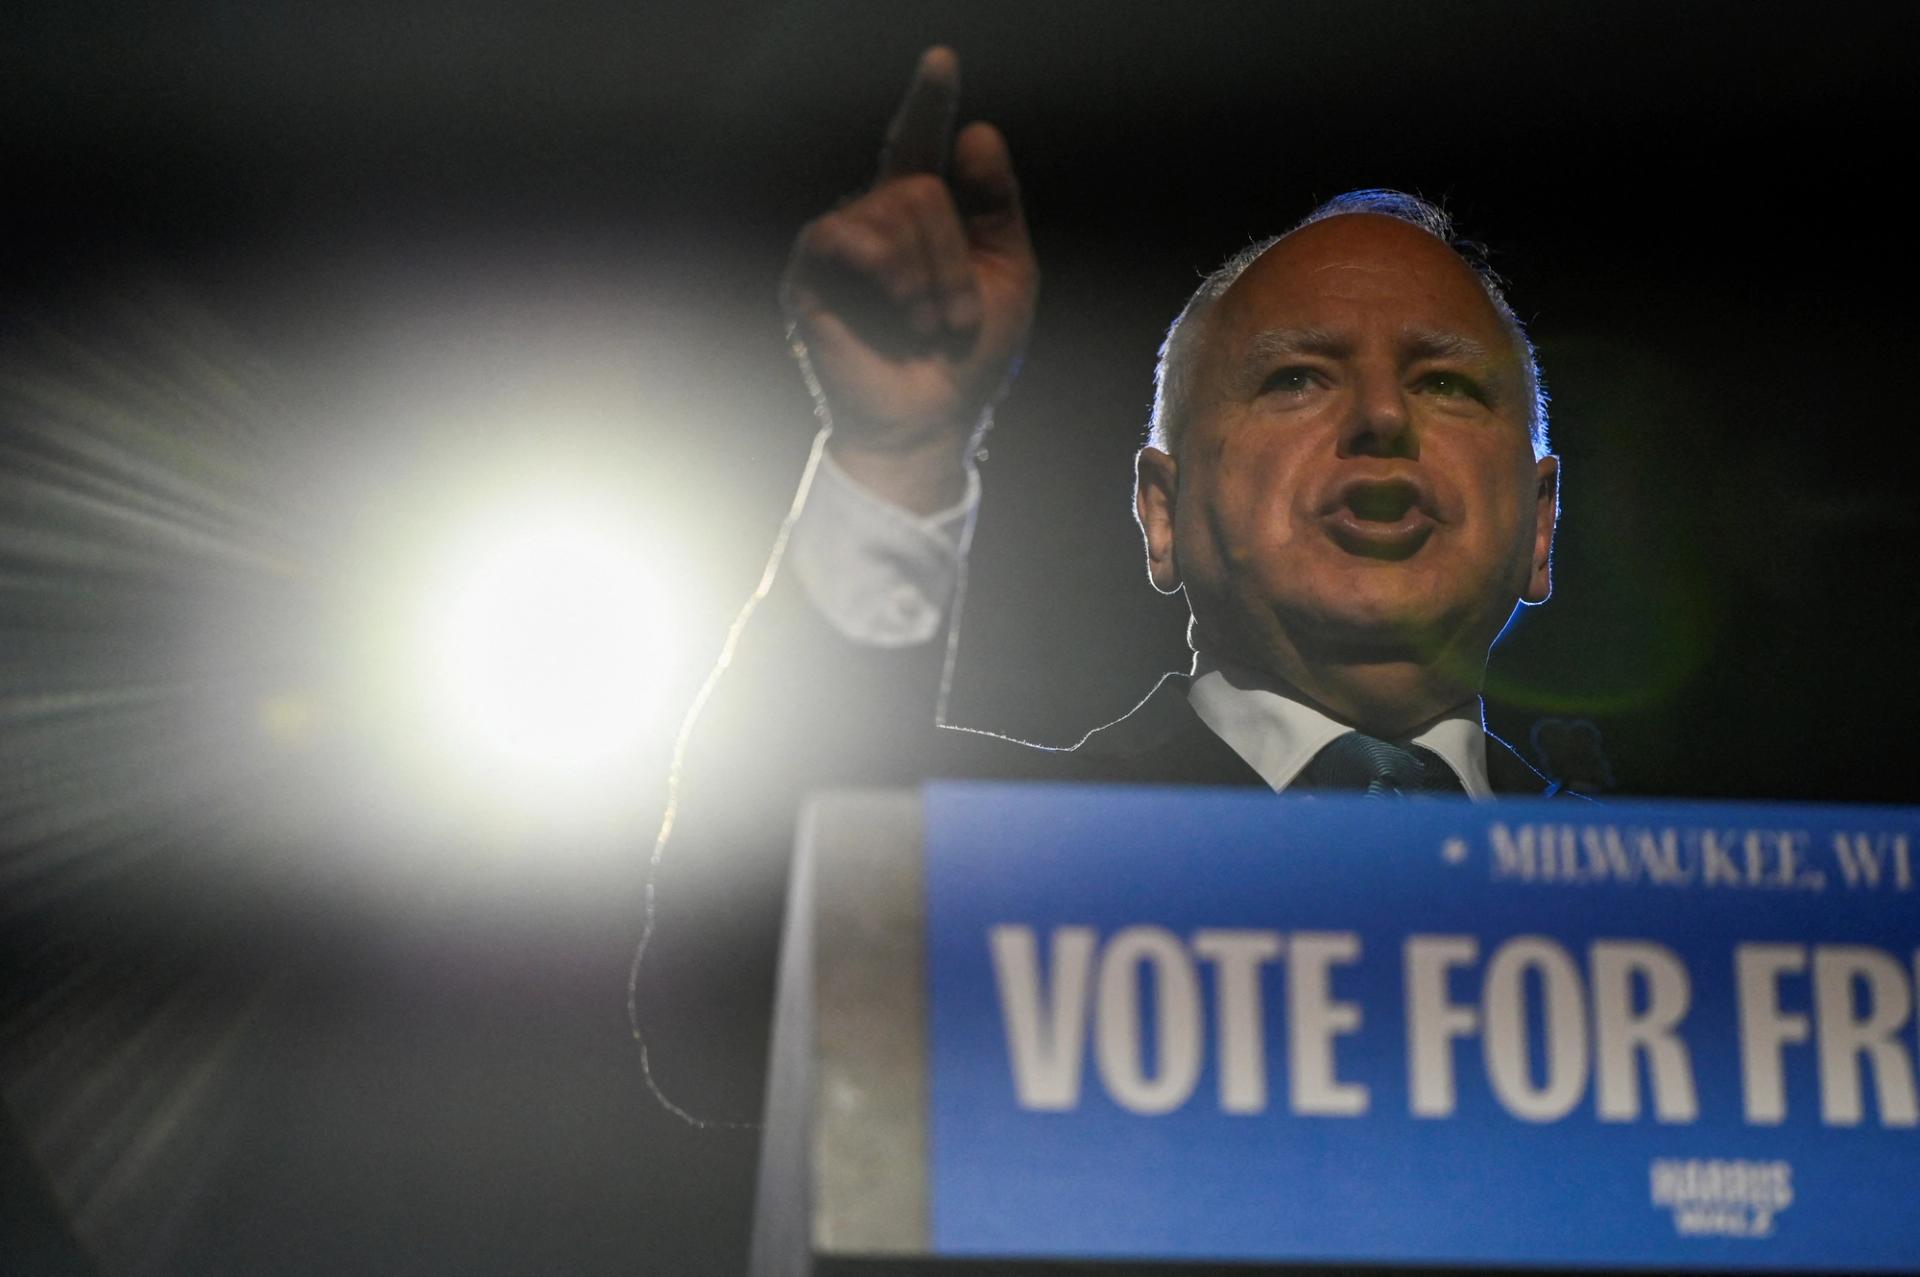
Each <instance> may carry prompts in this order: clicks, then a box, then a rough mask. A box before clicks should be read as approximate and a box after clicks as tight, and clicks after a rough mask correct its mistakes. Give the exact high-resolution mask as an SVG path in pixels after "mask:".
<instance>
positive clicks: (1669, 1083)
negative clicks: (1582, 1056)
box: [1587, 940, 1700, 1122]
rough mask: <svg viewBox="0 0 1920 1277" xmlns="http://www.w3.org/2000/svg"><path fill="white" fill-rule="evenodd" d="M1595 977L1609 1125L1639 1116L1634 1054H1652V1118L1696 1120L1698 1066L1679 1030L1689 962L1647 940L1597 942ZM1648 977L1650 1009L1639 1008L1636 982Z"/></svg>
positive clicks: (1592, 962) (1592, 961) (1591, 953)
mask: <svg viewBox="0 0 1920 1277" xmlns="http://www.w3.org/2000/svg"><path fill="white" fill-rule="evenodd" d="M1587 958H1588V964H1589V968H1590V970H1591V971H1592V976H1593V1040H1594V1056H1595V1071H1596V1073H1597V1074H1598V1077H1597V1079H1596V1083H1595V1086H1596V1090H1597V1093H1598V1094H1597V1101H1598V1107H1599V1113H1600V1120H1601V1121H1603V1122H1631V1121H1633V1120H1634V1119H1636V1118H1638V1117H1639V1116H1640V1073H1639V1070H1638V1068H1637V1067H1636V1064H1635V1060H1634V1055H1635V1053H1636V1052H1639V1053H1642V1054H1644V1055H1645V1056H1646V1061H1647V1076H1648V1078H1649V1079H1650V1080H1651V1083H1652V1088H1653V1110H1654V1115H1655V1117H1657V1118H1658V1119H1659V1120H1660V1121H1662V1122H1691V1121H1693V1120H1694V1119H1695V1118H1697V1117H1698V1116H1699V1115H1700V1104H1699V1099H1698V1096H1697V1095H1696V1094H1695V1091H1694V1085H1693V1063H1692V1059H1691V1057H1690V1056H1689V1055H1688V1053H1687V1046H1686V1043H1684V1042H1682V1041H1681V1040H1680V1038H1679V1036H1678V1035H1677V1034H1675V1033H1674V1027H1675V1026H1676V1025H1678V1024H1679V1023H1680V1021H1681V1020H1682V1019H1683V1018H1684V1017H1685V1016H1686V1014H1687V1007H1688V1004H1689V1001H1690V999H1691V995H1692V988H1691V982H1690V981H1689V979H1688V977H1687V968H1686V964H1685V963H1683V962H1681V961H1680V959H1679V958H1678V957H1677V956H1676V955H1675V954H1674V952H1673V951H1672V950H1671V949H1669V948H1667V947H1666V946H1665V945H1660V944H1653V943H1651V942H1648V941H1633V940H1597V941H1595V942H1594V944H1593V946H1592V948H1590V949H1589V950H1588V954H1587ZM1636 978H1637V979H1639V980H1640V981H1643V982H1644V984H1645V987H1646V990H1647V1005H1646V1008H1645V1009H1644V1010H1643V1011H1641V1012H1639V1013H1638V1014H1635V1013H1634V1010H1633V985H1634V981H1635V979H1636Z"/></svg>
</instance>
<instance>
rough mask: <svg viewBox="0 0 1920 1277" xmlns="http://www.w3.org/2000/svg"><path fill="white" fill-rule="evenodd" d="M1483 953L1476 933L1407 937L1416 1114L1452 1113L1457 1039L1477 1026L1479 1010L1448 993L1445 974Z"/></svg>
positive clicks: (1409, 1033)
mask: <svg viewBox="0 0 1920 1277" xmlns="http://www.w3.org/2000/svg"><path fill="white" fill-rule="evenodd" d="M1479 956H1480V945H1479V942H1478V941H1476V940H1475V939H1474V938H1473V937H1472V936H1408V937H1407V944H1406V951H1405V958H1406V975H1407V1078H1408V1094H1409V1099H1410V1104H1409V1107H1411V1109H1412V1110H1413V1114H1414V1116H1415V1117H1452V1116H1453V1110H1454V1107H1455V1106H1456V1104H1457V1103H1458V1098H1457V1093H1456V1089H1455V1086H1454V1077H1453V1040H1454V1039H1455V1038H1462V1037H1465V1036H1467V1035H1468V1034H1469V1033H1473V1032H1474V1031H1476V1030H1477V1029H1479V1027H1480V1016H1479V1014H1478V1012H1477V1011H1475V1009H1474V1008H1473V1007H1471V1006H1463V1005H1461V1004H1460V1003H1457V1002H1454V1001H1452V1000H1451V999H1449V998H1448V997H1447V978H1448V974H1449V973H1450V972H1451V971H1452V970H1453V969H1454V968H1455V967H1461V966H1465V965H1466V964H1467V963H1469V962H1472V961H1474V960H1475V959H1477V958H1478V957H1479Z"/></svg>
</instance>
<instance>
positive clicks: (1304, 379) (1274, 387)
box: [1260, 368, 1313, 395]
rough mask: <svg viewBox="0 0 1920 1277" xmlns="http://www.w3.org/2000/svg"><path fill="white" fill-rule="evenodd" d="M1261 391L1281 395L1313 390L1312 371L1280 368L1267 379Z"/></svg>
mask: <svg viewBox="0 0 1920 1277" xmlns="http://www.w3.org/2000/svg"><path fill="white" fill-rule="evenodd" d="M1260 388H1261V390H1263V391H1267V392H1274V391H1278V392H1279V393H1280V394H1283V395H1298V394H1304V393H1305V392H1307V391H1308V390H1311V389H1312V388H1313V370H1312V369H1310V368H1281V369H1278V370H1277V371H1275V372H1273V373H1272V374H1270V375H1269V376H1268V377H1267V380H1266V382H1265V384H1263V385H1262V386H1261V387H1260Z"/></svg>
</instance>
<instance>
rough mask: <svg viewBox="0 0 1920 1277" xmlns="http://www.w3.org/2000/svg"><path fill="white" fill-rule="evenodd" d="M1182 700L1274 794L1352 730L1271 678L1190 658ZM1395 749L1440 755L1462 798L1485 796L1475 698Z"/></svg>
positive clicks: (1483, 747) (1482, 737)
mask: <svg viewBox="0 0 1920 1277" xmlns="http://www.w3.org/2000/svg"><path fill="white" fill-rule="evenodd" d="M1187 698H1188V701H1189V703H1190V704H1192V706H1193V710H1194V713H1196V714H1198V715H1199V716H1200V721H1201V722H1203V723H1205V724H1206V725H1207V726H1208V727H1209V728H1211V729H1212V731H1213V733H1214V735H1216V736H1218V737H1219V738H1220V739H1221V740H1223V741H1225V742H1226V743H1227V745H1228V747H1229V748H1231V749H1232V750H1233V752H1234V753H1236V754H1238V755H1240V757H1241V758H1242V759H1243V760H1245V762H1246V764H1247V766H1249V767H1251V768H1253V770H1254V771H1256V772H1258V773H1260V777H1261V779H1263V780H1265V781H1266V782H1267V784H1269V785H1271V786H1272V787H1273V788H1274V789H1276V790H1281V789H1285V788H1286V787H1287V786H1288V785H1290V784H1292V783H1293V780H1294V778H1295V777H1296V776H1298V775H1299V774H1300V772H1301V770H1302V769H1303V768H1305V767H1306V765H1307V764H1308V763H1310V762H1312V761H1313V756H1314V755H1315V754H1318V753H1319V752H1320V751H1321V750H1323V749H1325V748H1326V747H1327V746H1328V745H1330V744H1331V743H1333V740H1334V738H1336V737H1338V736H1343V735H1345V734H1346V733H1348V732H1350V731H1352V730H1353V728H1352V727H1351V726H1349V725H1348V724H1346V723H1343V722H1341V721H1339V720H1338V719H1336V718H1331V717H1329V716H1328V715H1326V714H1324V713H1322V712H1321V711H1320V710H1318V709H1315V708H1314V707H1313V706H1311V705H1308V704H1306V703H1304V702H1302V701H1299V700H1295V699H1294V698H1293V697H1291V696H1289V695H1287V694H1286V693H1285V692H1283V691H1281V690H1280V688H1279V685H1278V684H1276V683H1275V682H1274V681H1273V680H1272V679H1269V678H1266V677H1264V676H1262V675H1260V674H1258V673H1255V672H1254V671H1252V670H1249V669H1247V668H1246V667H1244V666H1241V665H1235V664H1231V663H1229V662H1225V661H1219V660H1215V659H1213V658H1211V657H1206V656H1201V655H1198V654H1196V655H1195V656H1194V658H1193V684H1192V686H1191V688H1190V689H1189V690H1188V693H1187ZM1399 743H1401V744H1413V745H1423V746H1425V747H1426V748H1428V749H1430V750H1432V751H1433V752H1434V753H1436V754H1438V755H1440V757H1441V758H1442V759H1443V760H1445V762H1446V764H1447V766H1448V767H1450V768H1452V769H1453V773H1454V775H1456V776H1458V777H1459V778H1460V784H1461V787H1462V788H1464V789H1465V790H1466V791H1467V796H1468V797H1469V798H1472V799H1474V800H1476V801H1485V800H1488V799H1491V798H1492V797H1493V788H1492V786H1491V785H1490V784H1488V782H1487V734H1486V729H1485V727H1483V726H1482V725H1481V722H1480V702H1479V701H1478V700H1473V701H1468V702H1466V703H1465V704H1463V705H1461V706H1459V707H1458V708H1456V709H1454V710H1452V711H1451V712H1449V713H1447V714H1443V715H1441V716H1440V717H1439V718H1438V719H1436V720H1434V721H1433V722H1432V723H1430V724H1428V725H1427V726H1426V727H1424V728H1422V729H1421V730H1420V731H1418V732H1416V733H1414V734H1413V735H1412V736H1411V737H1409V738H1408V739H1407V740H1405V741H1401V742H1399Z"/></svg>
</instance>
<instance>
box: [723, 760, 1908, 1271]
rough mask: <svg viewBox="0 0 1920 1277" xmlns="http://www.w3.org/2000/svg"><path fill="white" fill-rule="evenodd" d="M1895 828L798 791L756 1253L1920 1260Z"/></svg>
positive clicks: (1010, 1262) (1815, 1267)
mask: <svg viewBox="0 0 1920 1277" xmlns="http://www.w3.org/2000/svg"><path fill="white" fill-rule="evenodd" d="M1916 1061H1920V810H1915V809H1907V808H1847V807H1827V806H1812V805H1787V804H1720V803H1678V802H1620V803H1611V804H1607V805H1605V806H1599V805H1594V804H1588V803H1580V802H1566V801H1552V802H1550V801H1545V800H1519V801H1514V802H1503V803H1499V804H1472V803H1468V802H1466V801H1465V800H1452V799H1435V800H1413V801H1405V802H1381V801H1378V800H1367V799H1360V798H1347V797H1318V798H1312V797H1303V796H1302V797H1287V796H1279V797H1276V796H1272V795H1265V794H1258V793H1245V792H1240V791H1226V790H1175V789H1142V788H1119V787H1080V786H1039V785H986V784H974V783H968V784H952V785H935V786H928V787H926V788H925V789H923V790H921V791H847V792H839V793H833V794H828V795H822V796H819V797H817V798H815V799H814V800H813V801H812V802H811V803H810V804H809V806H808V807H807V809H806V811H805V812H804V813H803V815H802V820H801V824H800V830H799V835H798V840H797V844H796V858H795V862H794V870H793V874H792V879H791V887H790V894H789V902H788V909H787V919H786V931H785V934H784V938H783V948H782V955H781V969H780V975H779V985H778V1005H777V1011H776V1016H775V1023H774V1027H773V1038H772V1052H771V1067H770V1070H769V1084H768V1102H767V1110H766V1112H767V1121H766V1128H765V1131H764V1136H763V1144H762V1157H761V1167H760V1181H759V1188H758V1203H757V1207H756V1212H755V1232H754V1238H753V1251H752V1254H753V1259H752V1271H753V1273H754V1275H755V1277H801V1275H811V1274H821V1275H825V1274H835V1273H862V1274H872V1273H894V1272H899V1273H923V1272H924V1273H963V1272H964V1273H971V1272H993V1273H1000V1274H1011V1273H1033V1274H1036V1275H1038V1274H1055V1273H1072V1272H1079V1271H1114V1270H1118V1271H1121V1272H1128V1273H1135V1272H1137V1273H1166V1274H1174V1273H1188V1274H1191V1273H1220V1274H1225V1273H1239V1274H1248V1273H1280V1272H1288V1273H1292V1272H1333V1271H1338V1272H1355V1271H1366V1272H1388V1271H1409V1272H1424V1273H1433V1272H1436V1271H1465V1270H1470V1269H1481V1268H1485V1267H1497V1268H1500V1269H1502V1270H1510V1271H1539V1272H1562V1273H1564V1272H1568V1271H1582V1272H1601V1271H1606V1272H1613V1271H1619V1272H1645V1271H1649V1270H1658V1271H1702V1272H1903V1271H1908V1272H1910V1271H1916V1270H1920V1070H1917V1069H1916Z"/></svg>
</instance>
